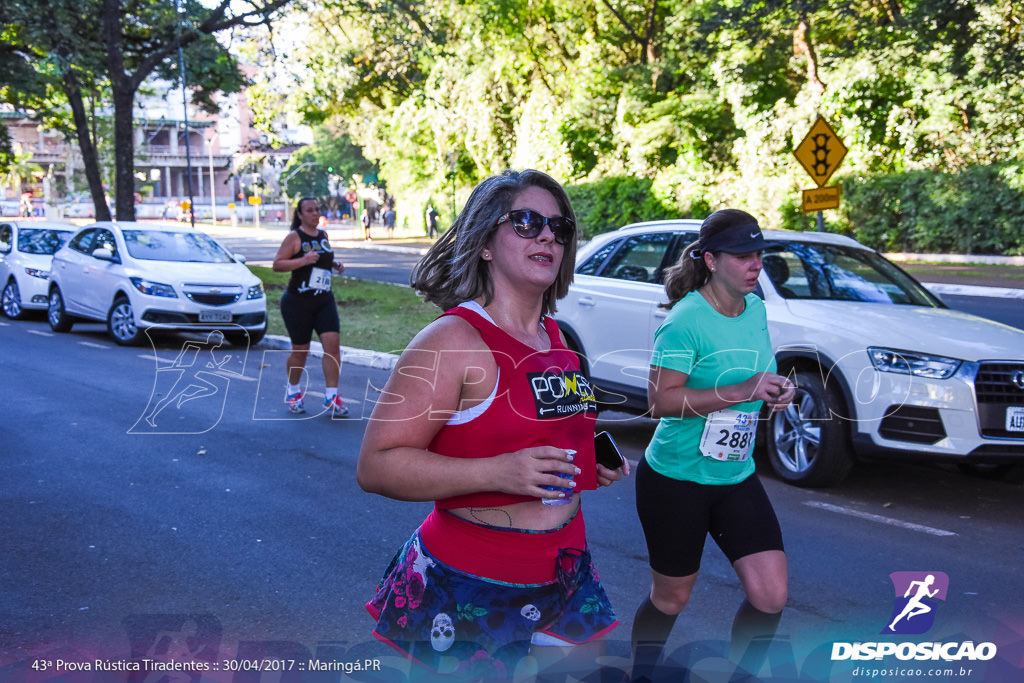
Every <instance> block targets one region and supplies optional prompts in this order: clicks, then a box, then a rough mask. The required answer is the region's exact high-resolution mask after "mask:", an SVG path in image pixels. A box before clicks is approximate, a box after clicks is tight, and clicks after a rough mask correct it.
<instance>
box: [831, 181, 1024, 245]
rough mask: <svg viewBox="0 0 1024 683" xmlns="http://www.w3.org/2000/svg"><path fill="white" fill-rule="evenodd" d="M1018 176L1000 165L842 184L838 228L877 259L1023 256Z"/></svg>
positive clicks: (1023, 196)
mask: <svg viewBox="0 0 1024 683" xmlns="http://www.w3.org/2000/svg"><path fill="white" fill-rule="evenodd" d="M1022 171H1024V168H1022V167H1021V166H1020V165H1017V164H1007V165H1000V166H972V167H970V168H966V169H964V170H963V171H961V172H959V173H936V172H929V171H913V172H910V173H901V174H893V175H877V176H866V177H857V178H847V179H844V180H843V183H842V185H843V200H842V204H843V209H842V216H843V219H844V221H843V222H845V224H846V225H845V226H843V227H844V228H847V229H848V230H849V231H850V233H851V234H852V235H853V237H854V238H855V239H857V240H858V241H860V242H863V243H864V244H867V245H869V246H871V247H874V248H876V249H879V250H882V251H904V252H916V253H952V254H1000V255H1003V254H1010V255H1015V254H1024V178H1022Z"/></svg>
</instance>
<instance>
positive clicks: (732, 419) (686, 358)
mask: <svg viewBox="0 0 1024 683" xmlns="http://www.w3.org/2000/svg"><path fill="white" fill-rule="evenodd" d="M771 246H772V245H770V244H769V243H768V242H766V241H765V239H764V236H763V235H762V234H761V229H760V227H759V226H758V224H757V220H756V219H755V218H754V217H753V216H751V215H750V214H748V213H746V212H744V211H739V210H737V209H723V210H721V211H716V212H715V213H713V214H711V215H710V216H708V217H707V218H706V219H705V220H704V222H703V224H702V225H701V230H700V237H699V239H698V240H697V241H696V242H694V243H693V244H691V245H690V246H689V247H687V248H686V250H684V251H683V253H682V255H681V256H680V259H679V262H678V263H677V264H676V265H675V266H673V267H672V268H670V269H669V270H668V271H667V272H666V277H665V290H666V292H667V293H668V298H669V304H668V306H669V308H670V309H671V311H670V312H669V314H668V316H667V317H666V318H665V322H664V323H662V325H661V327H660V328H659V329H658V331H657V333H656V334H655V338H654V354H653V357H652V359H651V373H650V380H651V381H650V384H649V387H650V388H649V390H648V400H649V402H650V406H651V412H652V415H653V417H657V418H660V422H659V423H658V427H657V430H656V431H655V433H654V438H653V439H652V440H651V443H650V445H649V446H648V448H647V452H646V453H645V456H644V459H643V460H642V461H641V462H640V466H639V467H638V469H637V474H636V487H637V494H636V505H637V512H638V514H639V516H640V522H641V524H642V525H643V528H644V536H645V538H646V540H647V548H648V554H649V557H650V565H651V576H652V580H653V585H652V588H651V593H650V595H649V597H648V598H647V600H645V601H644V603H643V604H642V605H641V606H640V608H639V610H637V613H636V616H635V617H634V620H633V648H634V665H633V680H642V679H644V678H648V679H649V678H651V677H652V676H653V671H654V666H655V664H656V662H657V660H658V658H659V657H660V655H661V651H662V649H664V645H665V641H666V640H667V639H668V636H669V633H670V632H671V630H672V626H673V625H674V623H675V620H676V617H677V616H678V615H679V613H680V612H681V611H682V610H683V608H684V607H685V606H686V603H687V602H688V601H689V599H690V594H691V592H692V591H693V587H694V585H695V584H696V581H697V573H698V570H699V569H700V560H701V556H702V554H703V552H704V542H705V540H706V538H707V536H708V534H711V537H712V538H713V539H714V541H715V543H716V544H718V546H719V547H720V548H721V549H722V551H723V552H724V553H725V555H726V557H728V558H729V561H730V562H731V563H732V565H733V568H734V569H735V571H736V574H737V576H738V577H739V579H740V584H741V585H742V587H743V591H744V593H745V596H746V599H745V600H744V601H743V604H742V605H741V607H740V609H739V611H738V612H737V614H736V617H735V619H734V621H733V629H732V631H733V633H732V636H733V638H732V640H733V651H734V652H733V658H734V661H736V663H737V664H738V665H739V666H740V667H741V668H743V669H745V670H747V671H750V672H751V673H755V674H756V672H757V669H759V668H760V665H761V662H762V661H763V655H764V651H765V650H766V649H767V644H768V642H770V639H771V637H772V636H773V635H774V633H775V630H776V628H777V626H778V622H779V618H780V616H781V613H782V609H783V607H784V606H785V604H786V599H787V581H788V571H787V564H786V554H785V551H784V549H783V544H782V532H781V530H780V528H779V523H778V519H777V518H776V516H775V512H774V510H773V509H772V505H771V502H769V500H768V497H767V495H766V494H765V491H764V488H763V487H762V486H761V483H760V481H759V480H758V479H757V477H754V476H752V475H753V474H754V461H753V458H752V453H753V450H754V435H755V433H756V427H757V416H758V413H759V412H760V410H761V406H762V404H767V405H768V407H769V409H771V410H779V409H782V408H785V406H786V405H788V404H789V402H790V401H791V400H792V398H793V395H794V393H795V389H794V387H793V386H792V385H791V384H790V382H788V381H787V380H786V378H785V377H782V376H781V375H778V374H776V372H775V370H776V369H777V368H776V364H775V355H774V353H773V352H772V345H771V339H770V338H769V336H768V323H767V320H766V317H765V310H764V303H763V302H762V301H761V299H760V298H759V297H758V296H757V295H755V294H754V293H753V291H754V289H755V287H756V286H757V277H758V275H759V274H760V273H761V254H762V252H763V251H764V250H765V249H767V248H770V247H771ZM753 642H756V643H757V645H752V643H753Z"/></svg>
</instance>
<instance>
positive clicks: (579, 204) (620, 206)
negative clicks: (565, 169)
mask: <svg viewBox="0 0 1024 683" xmlns="http://www.w3.org/2000/svg"><path fill="white" fill-rule="evenodd" d="M651 185H652V181H651V180H649V179H647V178H628V177H618V178H607V179H605V180H602V181H601V182H597V183H583V184H580V185H568V186H566V188H565V191H566V193H567V194H568V195H569V201H571V202H572V208H573V210H574V211H575V212H576V220H577V222H578V223H579V224H580V231H581V233H582V234H583V236H584V237H588V238H589V237H593V236H594V235H599V234H601V233H602V232H607V231H609V230H614V229H616V228H620V227H622V226H623V225H626V224H628V223H636V222H638V221H654V220H660V219H663V218H673V217H676V216H679V215H684V214H680V212H679V210H678V209H676V208H675V207H672V206H668V205H666V204H665V203H664V202H663V201H662V200H661V199H659V198H658V197H656V196H655V195H654V193H653V192H652V191H651Z"/></svg>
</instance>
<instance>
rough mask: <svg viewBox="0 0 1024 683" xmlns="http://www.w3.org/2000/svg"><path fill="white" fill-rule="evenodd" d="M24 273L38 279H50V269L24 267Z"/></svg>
mask: <svg viewBox="0 0 1024 683" xmlns="http://www.w3.org/2000/svg"><path fill="white" fill-rule="evenodd" d="M25 274H26V275H31V276H32V277H37V278H39V279H40V280H49V279H50V271H48V270H40V269H38V268H26V269H25Z"/></svg>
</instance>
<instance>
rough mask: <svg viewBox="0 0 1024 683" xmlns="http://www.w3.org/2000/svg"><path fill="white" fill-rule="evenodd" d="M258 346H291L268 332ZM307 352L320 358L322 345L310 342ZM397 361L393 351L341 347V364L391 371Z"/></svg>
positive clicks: (322, 350)
mask: <svg viewBox="0 0 1024 683" xmlns="http://www.w3.org/2000/svg"><path fill="white" fill-rule="evenodd" d="M258 347H259V348H262V349H270V350H274V351H290V350H291V348H292V342H291V340H290V339H289V338H288V337H285V336H283V335H279V334H268V335H267V336H266V337H264V338H263V340H262V341H261V342H260V343H259V344H258ZM309 353H310V355H312V356H313V357H314V358H320V357H322V356H323V355H324V347H323V346H322V345H321V344H320V342H316V341H314V342H311V343H310V345H309ZM397 362H398V356H397V355H395V354H393V353H383V352H381V351H371V350H369V349H356V348H352V347H351V346H342V347H341V364H342V365H345V364H346V363H348V364H350V365H359V366H362V367H367V368H374V369H376V370H387V371H389V372H390V371H391V370H392V369H394V367H395V363H397Z"/></svg>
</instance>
